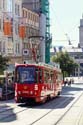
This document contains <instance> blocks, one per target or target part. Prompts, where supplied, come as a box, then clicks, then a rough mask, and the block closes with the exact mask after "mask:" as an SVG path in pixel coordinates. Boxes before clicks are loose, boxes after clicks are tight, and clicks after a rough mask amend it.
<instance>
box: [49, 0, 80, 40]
mask: <svg viewBox="0 0 83 125" xmlns="http://www.w3.org/2000/svg"><path fill="white" fill-rule="evenodd" d="M53 2H55V1H54V0H52V1H51V4H50V10H51V11H52V12H53V13H54V15H55V14H56V11H55V9H54V7H53V6H54V3H53ZM56 21H57V22H58V24H59V26H60V30H62V31H61V32H62V33H63V34H64V35H65V36H66V34H67V33H66V32H65V30H64V28H63V27H62V24H61V22H60V20H59V18H58V17H57V15H56ZM77 24H78V23H76V24H75V25H74V26H73V28H71V29H70V30H69V32H68V34H70V33H71V32H73V30H74V29H75V28H76V27H77ZM53 27H54V25H53ZM55 28H56V27H55ZM56 41H57V40H56ZM67 41H68V40H67ZM71 41H73V40H71ZM74 41H76V40H74Z"/></svg>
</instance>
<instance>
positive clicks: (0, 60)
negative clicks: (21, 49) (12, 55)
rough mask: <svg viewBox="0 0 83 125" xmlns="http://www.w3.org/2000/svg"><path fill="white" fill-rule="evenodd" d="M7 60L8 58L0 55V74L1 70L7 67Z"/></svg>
mask: <svg viewBox="0 0 83 125" xmlns="http://www.w3.org/2000/svg"><path fill="white" fill-rule="evenodd" d="M8 61H9V59H8V58H6V57H2V55H0V74H2V73H3V71H4V70H5V69H6V68H7V62H8Z"/></svg>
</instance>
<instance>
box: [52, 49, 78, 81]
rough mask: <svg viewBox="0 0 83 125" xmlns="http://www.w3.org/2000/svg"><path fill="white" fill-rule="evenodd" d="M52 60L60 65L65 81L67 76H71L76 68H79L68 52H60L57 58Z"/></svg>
mask: <svg viewBox="0 0 83 125" xmlns="http://www.w3.org/2000/svg"><path fill="white" fill-rule="evenodd" d="M51 60H52V61H53V62H57V63H59V64H60V68H61V70H62V74H63V80H64V76H65V74H68V76H70V75H71V74H72V73H73V71H75V68H77V67H78V64H77V63H75V62H74V60H73V58H71V57H70V56H69V54H68V53H67V52H62V51H61V52H58V53H56V55H55V56H52V58H51Z"/></svg>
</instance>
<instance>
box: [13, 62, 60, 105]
mask: <svg viewBox="0 0 83 125" xmlns="http://www.w3.org/2000/svg"><path fill="white" fill-rule="evenodd" d="M61 89H62V73H61V70H60V69H58V68H56V67H53V66H50V65H47V64H17V65H16V66H15V101H16V102H18V103H22V102H26V101H30V100H34V101H35V102H45V101H46V100H47V99H48V98H53V97H56V96H58V95H60V92H61Z"/></svg>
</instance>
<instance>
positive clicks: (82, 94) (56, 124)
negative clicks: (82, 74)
mask: <svg viewBox="0 0 83 125" xmlns="http://www.w3.org/2000/svg"><path fill="white" fill-rule="evenodd" d="M81 96H83V92H82V93H81V94H80V96H78V98H77V99H76V100H75V101H74V102H73V103H72V104H71V106H69V108H68V109H67V110H66V111H65V112H64V113H63V115H62V116H61V117H60V118H59V119H58V120H57V122H56V123H55V124H54V125H58V123H59V122H60V121H61V120H62V119H63V117H64V116H65V115H66V114H67V113H68V112H69V110H70V109H71V108H72V107H73V105H74V104H75V103H76V102H77V101H78V100H79V98H80V97H81ZM68 100H69V99H66V100H65V101H64V102H62V103H61V104H59V105H58V106H57V107H56V108H58V107H60V106H61V105H63V104H65V103H66V102H67V101H68ZM53 111H54V109H51V110H50V111H49V112H47V113H46V114H44V115H43V116H41V117H40V118H39V119H37V120H35V121H34V122H32V123H31V124H29V125H34V124H36V123H37V122H38V121H40V120H41V119H42V118H44V117H45V116H47V115H48V114H50V113H52V112H53ZM82 113H83V112H82ZM82 115H83V114H82ZM80 117H81V116H80ZM78 123H79V121H78ZM27 125H28V124H27ZM76 125H80V124H76Z"/></svg>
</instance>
